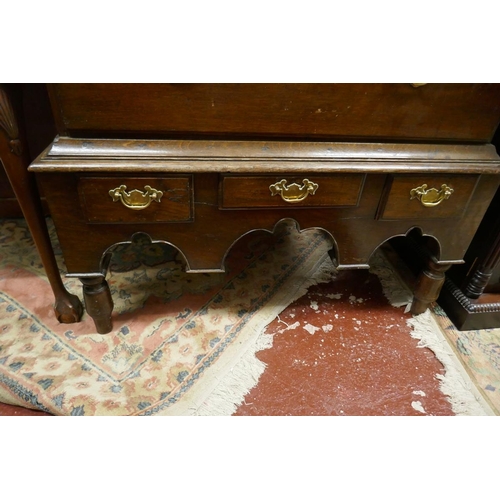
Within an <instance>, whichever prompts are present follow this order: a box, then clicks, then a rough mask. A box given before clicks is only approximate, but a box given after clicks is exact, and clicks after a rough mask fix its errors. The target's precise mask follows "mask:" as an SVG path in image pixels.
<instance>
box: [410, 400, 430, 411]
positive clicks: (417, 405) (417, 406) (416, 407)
mask: <svg viewBox="0 0 500 500" xmlns="http://www.w3.org/2000/svg"><path fill="white" fill-rule="evenodd" d="M411 406H412V408H413V409H414V410H417V411H419V412H420V413H427V412H426V411H425V410H424V407H423V406H422V403H421V402H420V401H412V402H411Z"/></svg>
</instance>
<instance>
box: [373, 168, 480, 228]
mask: <svg viewBox="0 0 500 500" xmlns="http://www.w3.org/2000/svg"><path fill="white" fill-rule="evenodd" d="M478 179H479V176H478V175H425V174H418V175H391V176H389V179H388V182H387V185H386V188H385V190H384V195H383V196H382V200H381V204H380V207H379V211H378V213H379V215H378V218H379V219H381V220H397V219H422V218H425V219H429V218H431V219H445V218H450V217H461V216H462V214H463V212H464V210H465V209H466V208H467V205H468V203H469V199H470V197H471V195H472V193H473V191H474V188H475V186H476V184H477V181H478Z"/></svg>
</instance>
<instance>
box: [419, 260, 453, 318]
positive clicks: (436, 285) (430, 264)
mask: <svg viewBox="0 0 500 500" xmlns="http://www.w3.org/2000/svg"><path fill="white" fill-rule="evenodd" d="M449 268H450V264H438V263H437V262H436V261H435V260H434V259H433V258H432V257H429V258H428V259H427V266H426V268H424V269H423V270H422V271H421V273H420V275H419V277H418V279H417V283H416V284H415V290H414V292H413V302H412V305H411V313H412V314H421V313H423V312H425V311H426V310H427V308H428V307H429V304H430V303H431V302H433V301H435V300H437V298H438V297H439V292H440V291H441V288H442V286H443V283H444V278H445V275H444V273H445V272H446V271H447V270H448V269H449Z"/></svg>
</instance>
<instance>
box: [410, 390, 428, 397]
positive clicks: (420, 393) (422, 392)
mask: <svg viewBox="0 0 500 500" xmlns="http://www.w3.org/2000/svg"><path fill="white" fill-rule="evenodd" d="M413 394H415V396H424V397H425V396H427V394H426V393H425V392H424V391H413Z"/></svg>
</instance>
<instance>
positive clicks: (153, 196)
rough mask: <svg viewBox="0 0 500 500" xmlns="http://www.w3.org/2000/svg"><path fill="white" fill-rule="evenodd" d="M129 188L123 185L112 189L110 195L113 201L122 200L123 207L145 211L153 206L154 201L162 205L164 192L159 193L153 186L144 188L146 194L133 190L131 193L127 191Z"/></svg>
mask: <svg viewBox="0 0 500 500" xmlns="http://www.w3.org/2000/svg"><path fill="white" fill-rule="evenodd" d="M126 189H127V186H126V185H125V184H122V185H121V186H120V187H117V188H115V189H111V190H110V191H109V195H110V196H111V198H113V201H118V200H120V201H121V202H122V203H123V205H125V206H126V207H127V208H130V209H131V210H144V209H145V208H147V207H149V205H151V202H152V201H156V202H157V203H160V200H161V197H162V196H163V191H158V190H157V189H154V188H152V187H151V186H144V190H145V191H146V192H145V193H144V192H142V191H139V190H138V189H133V190H132V191H130V192H129V193H127V191H126Z"/></svg>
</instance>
